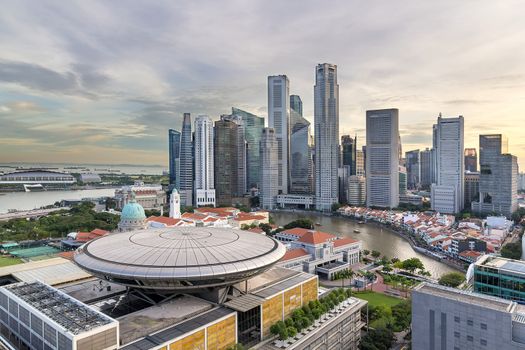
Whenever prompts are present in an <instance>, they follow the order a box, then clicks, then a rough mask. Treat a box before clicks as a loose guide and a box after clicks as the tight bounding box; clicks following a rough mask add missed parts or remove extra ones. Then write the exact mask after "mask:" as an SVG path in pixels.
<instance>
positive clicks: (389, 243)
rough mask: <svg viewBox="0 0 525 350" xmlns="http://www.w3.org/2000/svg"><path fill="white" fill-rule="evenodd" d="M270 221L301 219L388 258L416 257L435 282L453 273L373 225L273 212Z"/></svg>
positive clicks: (339, 218) (281, 222)
mask: <svg viewBox="0 0 525 350" xmlns="http://www.w3.org/2000/svg"><path fill="white" fill-rule="evenodd" d="M272 217H273V218H274V220H275V223H276V224H277V225H285V224H287V223H289V222H290V221H293V220H296V219H298V218H300V217H307V218H309V219H311V220H312V221H313V222H316V223H320V224H321V226H317V227H316V228H317V230H319V231H324V232H328V233H333V234H335V235H338V236H345V237H352V238H354V239H358V240H360V241H361V242H362V245H363V249H368V250H377V251H380V252H381V254H383V255H386V256H387V257H389V258H393V257H397V258H399V259H401V260H404V259H408V258H413V257H417V258H419V259H421V261H422V262H423V264H424V265H425V268H426V269H427V270H428V271H429V272H430V273H431V274H432V277H435V278H438V277H439V276H441V275H442V274H444V273H447V272H451V271H455V270H453V269H452V268H450V267H449V266H447V265H445V264H443V263H441V262H439V261H437V260H434V259H431V258H429V257H427V256H425V255H423V254H421V253H418V252H416V251H414V250H413V249H412V247H411V246H410V244H408V242H407V241H406V240H404V239H403V238H401V237H400V236H398V235H397V234H395V233H393V232H391V231H389V230H387V229H382V228H381V227H380V226H378V225H376V224H372V223H370V224H363V225H359V224H358V223H357V221H354V220H350V219H349V218H344V217H340V216H325V215H320V214H318V213H314V212H272ZM354 229H359V230H360V233H354Z"/></svg>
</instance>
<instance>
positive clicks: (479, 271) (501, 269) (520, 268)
mask: <svg viewBox="0 0 525 350" xmlns="http://www.w3.org/2000/svg"><path fill="white" fill-rule="evenodd" d="M524 271H525V262H524V261H522V260H512V259H505V258H501V257H497V256H493V255H485V256H483V257H481V258H480V259H479V260H478V261H476V263H475V265H474V277H473V280H472V286H473V289H474V291H475V292H478V293H482V294H486V295H492V296H495V297H499V298H503V299H509V300H515V301H517V302H519V303H522V304H523V303H525V272H524Z"/></svg>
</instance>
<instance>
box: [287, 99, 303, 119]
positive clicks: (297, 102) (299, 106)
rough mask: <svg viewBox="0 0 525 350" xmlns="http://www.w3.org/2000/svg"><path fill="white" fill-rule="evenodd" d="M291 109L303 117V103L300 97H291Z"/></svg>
mask: <svg viewBox="0 0 525 350" xmlns="http://www.w3.org/2000/svg"><path fill="white" fill-rule="evenodd" d="M290 109H291V110H292V111H296V112H297V113H298V114H299V115H300V116H301V117H302V116H303V101H301V97H300V96H299V95H290Z"/></svg>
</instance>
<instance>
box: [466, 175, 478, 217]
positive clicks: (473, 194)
mask: <svg viewBox="0 0 525 350" xmlns="http://www.w3.org/2000/svg"><path fill="white" fill-rule="evenodd" d="M479 176H480V175H479V173H478V172H474V173H472V172H469V171H467V172H465V197H464V200H465V208H470V207H471V205H472V202H474V201H478V198H479Z"/></svg>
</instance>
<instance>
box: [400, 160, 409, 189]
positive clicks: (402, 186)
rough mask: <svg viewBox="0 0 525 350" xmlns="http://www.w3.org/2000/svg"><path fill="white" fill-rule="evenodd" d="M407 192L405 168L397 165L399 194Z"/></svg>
mask: <svg viewBox="0 0 525 350" xmlns="http://www.w3.org/2000/svg"><path fill="white" fill-rule="evenodd" d="M406 193H407V168H405V167H404V166H402V165H400V166H399V194H406Z"/></svg>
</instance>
